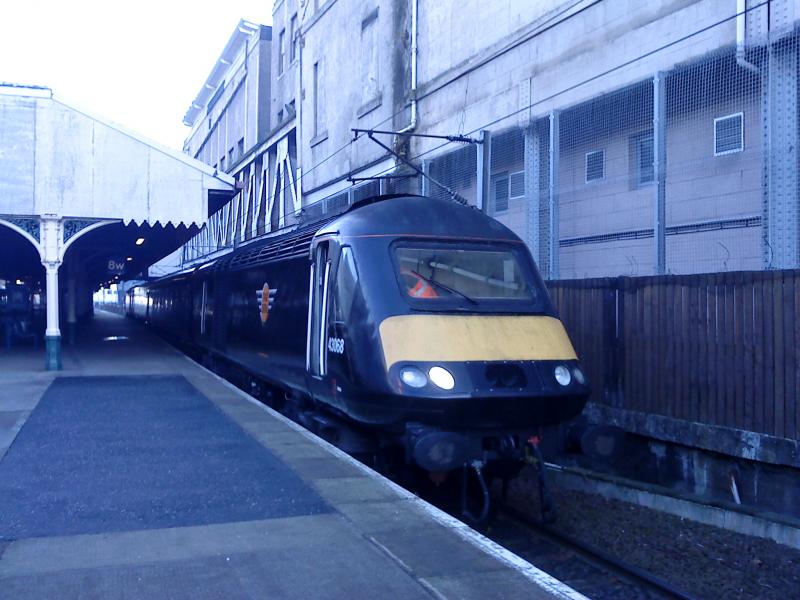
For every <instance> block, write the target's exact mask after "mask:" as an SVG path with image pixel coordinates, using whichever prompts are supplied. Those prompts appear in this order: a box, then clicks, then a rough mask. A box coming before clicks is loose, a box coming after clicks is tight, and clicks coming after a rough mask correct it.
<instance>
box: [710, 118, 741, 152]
mask: <svg viewBox="0 0 800 600" xmlns="http://www.w3.org/2000/svg"><path fill="white" fill-rule="evenodd" d="M742 150H744V113H736V114H735V115H728V116H727V117H720V118H719V119H714V156H720V155H722V154H731V153H732V152H741V151H742Z"/></svg>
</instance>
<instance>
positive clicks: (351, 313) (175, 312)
mask: <svg viewBox="0 0 800 600" xmlns="http://www.w3.org/2000/svg"><path fill="white" fill-rule="evenodd" d="M128 314H129V315H130V316H134V317H137V318H140V319H144V320H146V321H147V323H148V324H149V325H152V326H154V327H156V328H158V329H159V330H161V331H163V332H166V333H167V334H169V335H170V336H171V337H173V338H175V339H177V340H178V341H180V342H181V343H182V344H184V345H187V346H190V347H191V348H193V349H194V350H195V351H196V352H197V353H199V354H201V355H203V356H204V357H205V358H206V359H207V360H224V361H226V362H227V363H229V364H231V365H235V366H236V367H237V368H239V369H241V371H242V372H244V373H246V374H247V376H248V377H249V378H250V379H251V382H252V386H253V387H254V388H258V389H259V390H265V389H266V390H269V395H270V396H271V397H272V398H273V399H274V398H276V397H280V404H281V405H282V406H283V408H284V409H285V410H286V411H287V412H291V413H292V414H293V416H294V417H295V418H298V420H300V421H303V422H304V423H306V424H309V425H310V426H311V428H312V429H320V428H323V429H326V430H327V431H328V432H331V431H334V432H335V433H334V434H333V435H327V436H326V437H333V438H336V437H345V436H343V435H342V433H341V432H342V431H344V430H345V429H349V430H351V431H355V432H357V433H358V437H359V439H361V440H364V439H372V440H373V441H374V443H375V444H376V445H377V446H381V447H388V446H392V447H395V448H401V449H402V453H403V456H404V457H405V460H406V461H407V462H408V463H411V464H416V465H418V466H420V467H422V468H423V469H425V470H427V471H429V472H433V473H444V472H448V471H451V470H453V469H456V468H459V467H462V466H464V465H485V464H486V463H492V462H496V461H515V460H517V459H519V458H520V457H521V456H522V455H523V453H524V446H525V443H526V441H527V440H528V439H529V438H530V437H531V435H534V434H535V433H536V432H537V431H538V429H539V428H540V427H542V426H544V425H552V424H557V423H560V422H563V421H565V420H567V419H570V418H572V417H575V416H577V415H578V414H579V413H580V412H581V410H582V408H583V406H584V404H585V402H586V398H587V396H588V393H589V385H588V382H587V381H586V377H585V375H584V373H583V371H582V370H581V367H580V364H579V362H578V358H577V356H576V355H575V351H574V350H573V347H572V345H571V343H570V340H569V338H568V336H567V333H566V331H565V329H564V327H563V325H562V323H561V321H560V320H559V319H558V317H557V316H556V314H555V312H554V309H553V306H552V304H551V302H550V299H549V297H548V295H547V292H546V289H545V287H544V285H543V283H542V281H541V278H540V276H539V273H538V271H537V268H536V265H535V264H534V261H533V260H532V258H531V256H530V254H529V252H528V251H527V249H526V246H525V244H524V243H523V242H522V240H520V239H519V238H518V237H517V236H516V235H515V234H514V233H513V232H511V231H510V230H509V229H508V228H506V227H505V226H503V225H502V224H500V223H499V222H497V221H495V220H494V219H491V218H490V217H488V216H486V215H485V214H483V213H482V212H480V211H479V210H477V209H475V208H473V207H468V206H463V205H460V204H456V203H454V202H449V201H445V200H437V199H431V198H426V197H420V196H402V197H378V198H373V199H370V200H368V201H364V202H361V203H359V204H357V205H354V206H352V207H351V208H350V209H349V210H347V211H346V212H345V213H343V214H342V215H339V216H338V217H335V218H333V219H332V220H328V221H324V222H318V223H314V224H308V225H300V226H298V227H297V228H295V229H294V230H293V231H290V232H283V233H281V232H278V233H277V234H276V235H272V236H267V237H264V238H261V239H258V240H255V241H253V242H250V243H248V244H246V245H243V246H241V247H239V248H237V249H236V250H235V251H233V252H231V253H230V254H228V255H226V256H224V257H222V258H219V259H217V260H214V261H211V262H208V263H206V264H203V265H201V266H198V267H196V268H193V269H191V270H188V271H184V272H180V273H177V274H175V275H172V276H169V277H166V278H163V279H160V280H157V281H154V282H151V283H149V284H147V285H144V286H140V287H137V288H134V289H133V290H131V291H130V292H129V298H128ZM351 439H352V436H351Z"/></svg>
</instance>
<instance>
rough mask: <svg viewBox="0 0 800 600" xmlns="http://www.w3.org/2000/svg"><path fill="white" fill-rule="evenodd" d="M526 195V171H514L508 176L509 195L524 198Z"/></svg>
mask: <svg viewBox="0 0 800 600" xmlns="http://www.w3.org/2000/svg"><path fill="white" fill-rule="evenodd" d="M523 196H525V171H517V172H516V173H512V174H511V175H509V178H508V197H509V198H512V199H513V198H522V197H523Z"/></svg>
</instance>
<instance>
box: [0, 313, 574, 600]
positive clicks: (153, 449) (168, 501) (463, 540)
mask: <svg viewBox="0 0 800 600" xmlns="http://www.w3.org/2000/svg"><path fill="white" fill-rule="evenodd" d="M41 364H42V361H41V357H40V356H39V355H38V353H35V352H34V351H32V350H30V349H26V350H24V351H20V352H7V353H3V354H2V355H0V598H15V599H24V598H60V599H68V598H76V597H81V598H112V597H125V598H160V597H169V598H187V599H192V600H195V599H198V598H225V599H237V598H425V599H430V598H432V597H434V598H437V597H438V598H490V597H508V598H512V597H513V598H581V596H580V595H579V594H578V593H577V592H575V591H573V590H572V589H570V588H569V587H567V586H566V585H564V584H562V583H560V582H559V581H557V580H555V579H554V578H552V577H550V576H549V575H547V574H546V573H544V572H542V571H540V570H538V569H536V567H534V566H532V565H530V564H528V563H526V562H525V561H523V560H522V559H520V558H518V557H516V556H515V555H513V554H511V553H510V552H507V551H505V550H503V549H502V548H499V547H497V546H496V545H494V544H493V543H491V542H489V541H488V540H485V538H483V537H482V536H480V535H479V534H477V533H475V532H474V531H473V530H471V529H469V528H468V527H466V526H465V525H462V524H461V523H460V522H458V521H456V520H455V519H452V518H450V517H448V516H446V515H444V514H443V513H441V512H439V511H438V510H436V509H434V508H432V507H429V506H428V505H427V504H426V503H424V502H423V501H421V500H419V499H417V498H416V497H414V496H413V495H411V494H410V493H408V492H406V491H404V490H402V489H400V488H399V487H397V486H395V485H394V484H391V483H389V482H387V481H386V480H384V479H382V478H381V477H379V476H377V475H375V474H373V473H372V472H370V471H369V470H367V469H366V468H365V467H362V466H361V465H360V464H359V463H357V462H356V461H354V460H352V459H350V458H349V457H348V456H346V455H344V454H343V453H341V452H339V451H338V450H336V449H333V448H332V447H330V446H328V445H327V444H325V443H324V442H321V441H319V440H317V439H316V438H314V437H313V436H311V434H309V433H308V432H305V431H304V430H302V429H300V428H299V427H298V426H296V425H294V424H293V423H290V422H288V421H287V420H285V419H284V418H283V417H281V416H279V415H277V414H275V413H273V412H271V411H269V410H268V409H266V408H265V407H263V406H262V405H260V404H257V403H256V402H255V401H253V400H252V399H251V398H249V397H248V396H246V395H245V394H244V393H242V392H240V391H238V390H237V389H236V388H234V387H233V386H231V385H230V384H228V383H226V382H224V381H222V380H221V379H219V378H218V377H217V376H215V375H213V374H212V373H210V372H209V371H206V370H205V369H203V368H202V367H200V366H198V365H197V364H195V363H194V362H192V361H190V360H188V359H187V358H185V357H184V356H183V355H181V354H180V353H179V352H178V351H177V350H175V349H173V348H172V347H170V346H168V345H167V344H166V343H164V342H163V341H161V340H159V339H158V338H156V337H154V335H153V334H152V333H150V332H148V331H147V330H145V329H144V327H142V326H140V325H138V324H136V323H133V322H131V321H129V320H126V319H124V318H123V317H120V316H117V315H112V314H111V313H104V312H98V314H97V315H96V316H95V318H94V320H93V321H92V322H91V323H90V324H87V326H86V327H85V329H84V330H83V332H82V333H81V334H80V335H79V338H78V340H77V342H76V344H75V345H74V346H70V347H68V348H66V349H65V352H64V356H63V364H64V370H63V371H60V372H53V371H44V370H42V367H41Z"/></svg>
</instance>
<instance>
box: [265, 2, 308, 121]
mask: <svg viewBox="0 0 800 600" xmlns="http://www.w3.org/2000/svg"><path fill="white" fill-rule="evenodd" d="M309 8H310V7H309ZM305 12H306V14H308V13H307V11H305ZM302 16H303V13H302V12H301V13H298V2H297V0H280V1H278V2H275V4H274V5H273V8H272V27H273V30H274V32H275V35H273V36H272V61H271V68H272V91H271V97H270V118H271V119H272V122H273V123H274V124H275V125H276V126H279V125H280V124H281V123H285V122H287V121H289V120H291V118H292V115H291V114H290V113H291V111H290V110H289V109H287V105H289V106H292V103H294V107H295V111H296V107H297V91H298V90H297V73H298V69H299V64H300V61H299V58H300V48H299V35H300V32H299V30H298V31H297V32H296V34H295V35H296V36H297V38H298V41H297V46H295V47H296V51H295V53H294V56H293V53H292V43H293V42H292V19H293V18H294V19H295V21H294V22H295V23H296V24H297V25H296V26H297V28H298V29H299V27H300V19H301V18H302ZM281 34H282V35H283V38H281ZM281 40H283V46H284V47H283V53H281ZM281 60H282V61H283V64H282V65H281V64H279V63H280V62H281Z"/></svg>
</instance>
